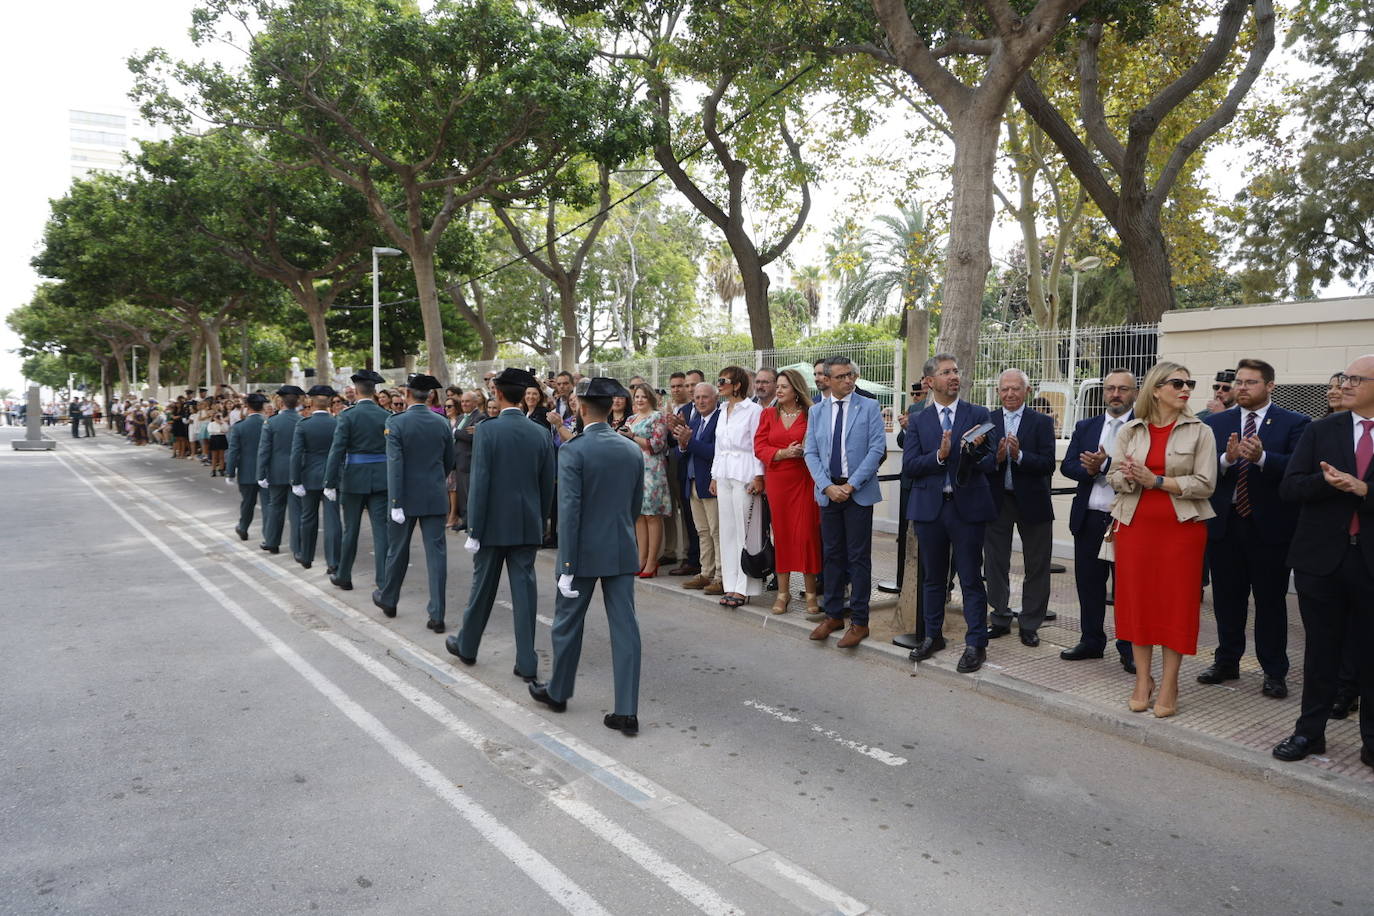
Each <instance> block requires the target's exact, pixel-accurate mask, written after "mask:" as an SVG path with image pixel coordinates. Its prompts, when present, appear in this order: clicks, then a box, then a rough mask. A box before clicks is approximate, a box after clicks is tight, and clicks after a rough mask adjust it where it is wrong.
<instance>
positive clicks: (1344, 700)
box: [1330, 693, 1360, 719]
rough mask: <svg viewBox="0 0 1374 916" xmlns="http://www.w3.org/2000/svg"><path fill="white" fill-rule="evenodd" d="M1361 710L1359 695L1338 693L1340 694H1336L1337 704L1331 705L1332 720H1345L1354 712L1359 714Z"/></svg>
mask: <svg viewBox="0 0 1374 916" xmlns="http://www.w3.org/2000/svg"><path fill="white" fill-rule="evenodd" d="M1359 709H1360V695H1359V694H1358V693H1354V694H1347V693H1338V694H1336V699H1335V702H1333V703H1332V704H1331V715H1330V718H1332V719H1344V718H1345V717H1346V716H1348V715H1350V714H1351V713H1352V712H1358V711H1359Z"/></svg>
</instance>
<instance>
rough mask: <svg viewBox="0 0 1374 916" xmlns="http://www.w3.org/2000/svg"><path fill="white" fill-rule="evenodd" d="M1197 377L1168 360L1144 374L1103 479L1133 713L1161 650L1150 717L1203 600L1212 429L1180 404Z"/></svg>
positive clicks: (1172, 684)
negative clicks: (1111, 493) (1132, 669)
mask: <svg viewBox="0 0 1374 916" xmlns="http://www.w3.org/2000/svg"><path fill="white" fill-rule="evenodd" d="M1196 387H1197V381H1196V380H1195V379H1193V378H1192V376H1191V374H1190V373H1189V372H1188V370H1187V368H1185V367H1184V366H1180V365H1179V364H1178V363H1174V362H1169V361H1167V360H1164V361H1161V362H1159V363H1156V364H1155V366H1154V368H1152V369H1151V370H1150V371H1149V372H1148V373H1147V374H1146V376H1145V381H1144V382H1143V383H1142V384H1141V386H1140V394H1139V395H1138V396H1137V397H1136V402H1135V418H1134V419H1133V420H1131V421H1130V422H1129V423H1127V424H1126V426H1125V427H1124V428H1123V429H1122V430H1121V433H1120V434H1119V435H1118V436H1117V437H1116V443H1115V444H1114V445H1113V447H1112V456H1111V464H1110V465H1109V466H1108V467H1109V470H1108V473H1107V479H1108V480H1109V481H1110V482H1111V485H1112V489H1114V490H1115V491H1116V500H1115V502H1113V503H1112V518H1113V519H1115V522H1114V523H1113V525H1112V529H1111V532H1110V533H1109V534H1108V537H1109V538H1112V539H1113V550H1114V553H1115V555H1116V605H1115V607H1116V637H1117V639H1124V640H1127V641H1129V642H1130V643H1131V646H1132V650H1133V652H1134V655H1135V666H1136V680H1135V690H1134V691H1132V692H1131V698H1130V701H1129V702H1128V703H1127V705H1128V706H1129V707H1130V710H1131V711H1132V712H1144V711H1145V710H1146V709H1149V708H1150V698H1151V695H1152V694H1153V693H1154V689H1155V680H1154V678H1153V677H1152V676H1151V670H1150V664H1151V661H1152V658H1153V653H1154V647H1155V646H1159V647H1160V649H1161V652H1160V654H1161V655H1162V656H1163V665H1162V667H1163V670H1162V673H1161V677H1160V682H1159V695H1158V696H1157V697H1156V698H1155V701H1154V709H1153V712H1154V714H1155V716H1156V717H1158V718H1161V719H1162V718H1165V717H1166V716H1172V715H1173V714H1174V713H1175V712H1177V711H1178V669H1179V666H1180V665H1181V664H1182V662H1183V656H1185V655H1196V654H1197V635H1198V623H1199V617H1200V614H1201V605H1202V558H1203V553H1204V552H1205V551H1206V549H1207V519H1209V518H1213V517H1214V516H1215V515H1216V512H1215V511H1213V509H1212V503H1211V501H1210V497H1211V495H1212V491H1213V490H1214V489H1216V483H1217V446H1216V438H1215V437H1214V436H1213V435H1212V428H1211V427H1210V426H1208V425H1207V424H1205V423H1203V422H1202V421H1200V420H1199V419H1198V418H1197V417H1196V416H1195V415H1194V413H1193V411H1192V410H1190V409H1189V407H1188V401H1189V399H1190V398H1191V397H1192V394H1193V390H1194V389H1195V388H1196Z"/></svg>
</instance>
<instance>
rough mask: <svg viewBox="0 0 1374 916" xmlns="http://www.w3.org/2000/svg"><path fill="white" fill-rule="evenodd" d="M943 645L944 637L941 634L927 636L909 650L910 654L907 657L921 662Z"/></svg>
mask: <svg viewBox="0 0 1374 916" xmlns="http://www.w3.org/2000/svg"><path fill="white" fill-rule="evenodd" d="M944 647H945V638H944V637H943V636H927V637H926V638H925V639H923V640H921V644H920V645H919V646H917V647H916V648H914V649H912V650H911V654H910V655H908V656H907V658H909V659H911V660H912V661H913V662H923V661H925V660H926V659H928V658H930V657H931V656H932V655H934V654H935V653H936V652H939V651H940V650H941V649H943V648H944Z"/></svg>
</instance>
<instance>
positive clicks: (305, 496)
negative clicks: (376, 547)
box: [291, 385, 342, 576]
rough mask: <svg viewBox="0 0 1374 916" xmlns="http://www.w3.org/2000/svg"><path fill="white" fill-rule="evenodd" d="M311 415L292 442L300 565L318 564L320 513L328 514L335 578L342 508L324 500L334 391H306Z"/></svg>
mask: <svg viewBox="0 0 1374 916" xmlns="http://www.w3.org/2000/svg"><path fill="white" fill-rule="evenodd" d="M306 396H307V397H309V398H310V413H309V415H307V416H306V417H305V418H304V419H302V420H301V421H300V422H299V423H297V424H296V432H295V435H294V437H293V438H292V440H291V492H292V493H294V494H295V496H296V498H297V499H299V500H300V501H301V514H300V519H301V538H300V542H301V546H300V553H299V554H298V555H297V556H296V562H297V563H300V564H301V565H302V566H304V567H305V568H306V569H309V568H310V565H311V564H312V563H314V562H315V543H316V541H317V540H318V539H319V534H320V511H321V510H323V511H324V565H325V567H326V570H325V571H326V573H327V574H328V575H331V576H332V575H334V573H335V572H336V571H337V570H338V565H339V540H340V537H341V534H342V532H341V530H340V525H339V505H338V503H336V502H333V501H332V500H328V499H325V498H324V466H325V462H326V461H327V460H328V459H329V447H330V445H332V444H333V442H334V427H335V425H336V424H337V422H338V421H337V420H335V419H334V417H332V416H331V415H330V413H329V401H330V399H331V398H333V397H334V389H333V388H330V387H329V386H328V385H316V386H314V387H313V388H311V389H310V390H309V391H308V392H306Z"/></svg>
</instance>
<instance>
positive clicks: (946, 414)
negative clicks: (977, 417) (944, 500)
mask: <svg viewBox="0 0 1374 916" xmlns="http://www.w3.org/2000/svg"><path fill="white" fill-rule="evenodd" d="M953 414H954V412H953V411H952V410H950V409H949V408H948V407H941V408H940V428H941V429H946V430H948V429H953V428H954V416H953ZM954 455H955V451H954V446H953V444H952V443H951V445H950V449H949V460H947V461H946V462H945V465H946V466H945V492H946V493H952V492H953V491H954V474H953V471H954Z"/></svg>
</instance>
